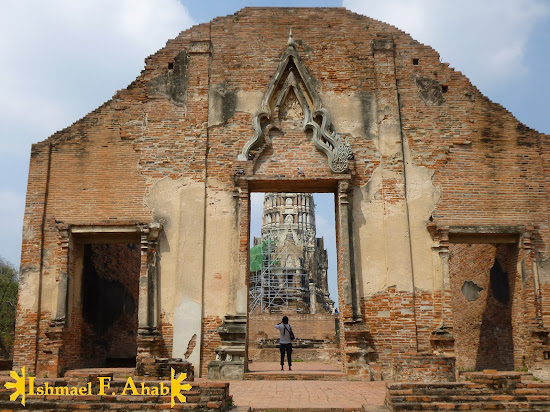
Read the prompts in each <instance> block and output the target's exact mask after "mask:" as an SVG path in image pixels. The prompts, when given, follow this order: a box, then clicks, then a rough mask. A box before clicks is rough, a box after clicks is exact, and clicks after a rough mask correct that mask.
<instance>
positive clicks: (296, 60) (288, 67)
mask: <svg viewBox="0 0 550 412" xmlns="http://www.w3.org/2000/svg"><path fill="white" fill-rule="evenodd" d="M281 83H282V85H281ZM291 90H292V91H293V92H294V94H295V95H296V98H297V99H298V102H299V103H300V106H301V108H302V112H303V115H304V120H303V123H302V124H303V129H304V131H307V130H311V131H312V139H313V143H314V145H315V147H316V148H317V149H319V150H321V151H323V152H324V153H325V154H326V155H327V158H328V164H329V167H330V170H331V171H333V172H334V173H344V172H346V171H347V170H348V160H350V159H352V158H353V152H352V149H351V144H350V143H349V141H348V139H347V138H344V135H342V134H340V133H336V132H335V131H334V128H333V126H332V122H331V119H330V113H329V112H328V110H327V109H325V108H324V107H323V105H322V102H321V98H320V97H319V95H318V94H317V92H316V88H315V80H314V78H313V77H312V76H311V74H310V73H309V72H308V70H307V68H306V67H305V66H304V64H303V63H302V61H301V59H300V56H299V54H298V52H297V51H296V47H295V45H294V40H293V38H292V31H291V32H290V36H289V38H288V44H287V48H286V50H285V52H284V53H283V55H282V57H281V61H280V62H279V66H278V67H277V70H276V71H275V75H274V76H273V78H272V79H271V82H270V83H269V85H268V87H267V91H266V92H265V94H264V96H263V98H262V101H261V103H260V109H259V110H258V111H257V112H256V114H255V115H254V119H253V125H254V135H253V136H252V138H251V139H250V140H248V141H247V142H246V144H245V145H244V147H243V150H242V153H241V154H240V155H239V157H238V159H239V160H241V161H247V160H251V159H254V158H255V153H253V152H252V151H253V150H254V149H256V148H258V147H259V146H260V144H261V143H262V142H263V141H264V139H265V136H266V134H267V133H268V132H269V130H271V129H277V128H278V115H279V109H280V108H281V107H282V105H283V104H284V102H285V100H286V98H287V96H288V93H289V92H290V91H291Z"/></svg>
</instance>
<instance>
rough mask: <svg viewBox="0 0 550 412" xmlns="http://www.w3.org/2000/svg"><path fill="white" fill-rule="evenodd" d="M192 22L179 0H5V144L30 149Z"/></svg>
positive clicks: (0, 145) (0, 21) (0, 42)
mask: <svg viewBox="0 0 550 412" xmlns="http://www.w3.org/2000/svg"><path fill="white" fill-rule="evenodd" d="M192 23H193V21H192V19H191V17H190V16H189V14H188V12H187V10H186V9H185V8H184V7H183V5H182V4H181V3H180V2H179V1H178V0H120V1H112V0H78V1H74V0H49V1H43V0H4V1H3V2H2V3H1V6H0V55H1V56H2V62H3V63H2V65H0V79H2V80H0V81H1V82H2V95H1V97H0V124H1V125H2V126H1V129H0V133H1V135H0V139H1V140H0V151H1V152H3V153H21V152H26V151H28V146H29V143H31V142H36V141H39V140H43V139H45V138H47V137H48V136H49V135H50V134H51V133H53V132H55V131H56V130H60V129H62V128H64V127H66V126H69V125H70V124H71V123H73V122H74V121H76V120H78V118H80V117H82V116H84V115H85V114H86V113H88V112H89V111H91V110H93V109H95V108H96V107H97V106H99V105H101V104H102V103H103V102H104V101H106V100H108V99H109V98H110V97H111V96H112V95H113V94H114V93H115V92H116V91H117V90H118V89H122V88H124V87H126V86H127V85H128V84H130V83H131V82H132V81H133V80H134V79H135V78H136V77H137V76H138V75H139V73H140V71H141V70H142V68H143V65H144V63H143V61H144V58H145V57H147V56H148V55H150V54H152V53H154V52H156V51H157V50H158V49H160V48H162V47H164V45H165V43H166V40H167V39H170V38H173V37H176V36H177V35H178V33H179V32H180V31H182V30H184V29H186V28H188V27H189V26H191V24H192ZM44 133H45V134H44ZM8 136H9V137H8Z"/></svg>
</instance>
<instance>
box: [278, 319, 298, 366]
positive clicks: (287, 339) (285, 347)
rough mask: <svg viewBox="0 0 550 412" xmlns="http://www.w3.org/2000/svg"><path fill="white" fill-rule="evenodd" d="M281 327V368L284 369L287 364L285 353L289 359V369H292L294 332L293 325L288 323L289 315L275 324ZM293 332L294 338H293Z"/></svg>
mask: <svg viewBox="0 0 550 412" xmlns="http://www.w3.org/2000/svg"><path fill="white" fill-rule="evenodd" d="M275 327H276V328H277V329H279V334H280V339H279V344H280V346H279V350H280V351H281V370H284V365H285V353H286V357H287V360H288V370H289V371H291V370H292V340H293V338H294V332H292V326H290V324H289V323H288V317H287V316H283V320H282V322H280V323H277V324H276V325H275ZM291 334H292V338H291Z"/></svg>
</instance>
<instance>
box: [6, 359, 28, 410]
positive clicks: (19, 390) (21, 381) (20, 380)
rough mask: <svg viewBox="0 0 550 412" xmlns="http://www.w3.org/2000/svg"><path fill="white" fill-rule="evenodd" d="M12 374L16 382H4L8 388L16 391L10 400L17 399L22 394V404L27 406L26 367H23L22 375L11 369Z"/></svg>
mask: <svg viewBox="0 0 550 412" xmlns="http://www.w3.org/2000/svg"><path fill="white" fill-rule="evenodd" d="M10 376H11V377H12V378H13V379H15V383H13V382H7V383H5V384H4V386H5V387H6V389H15V392H14V393H12V394H11V396H10V401H14V400H16V399H17V397H18V396H19V395H21V405H23V406H25V367H24V366H23V367H22V368H21V377H19V375H18V374H17V372H15V371H11V372H10Z"/></svg>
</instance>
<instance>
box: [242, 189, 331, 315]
mask: <svg viewBox="0 0 550 412" xmlns="http://www.w3.org/2000/svg"><path fill="white" fill-rule="evenodd" d="M261 233H262V236H261V237H260V238H254V243H255V245H261V247H262V254H263V264H262V268H261V270H259V271H256V272H254V273H251V281H250V308H249V311H250V312H255V311H256V312H258V311H259V312H270V313H272V312H279V311H285V310H286V311H288V310H290V311H295V312H298V313H311V314H315V313H317V312H318V311H325V312H331V311H332V309H333V306H334V302H333V301H332V300H331V299H330V296H329V291H328V281H327V269H328V258H327V251H326V249H325V248H324V239H323V238H318V237H316V231H315V203H314V201H313V195H312V194H311V193H266V194H265V196H264V204H263V216H262V230H261Z"/></svg>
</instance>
